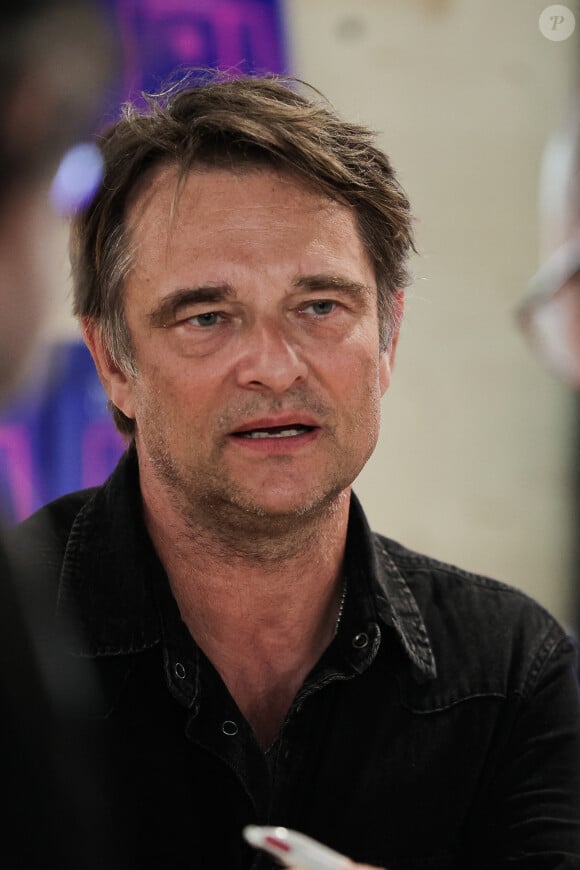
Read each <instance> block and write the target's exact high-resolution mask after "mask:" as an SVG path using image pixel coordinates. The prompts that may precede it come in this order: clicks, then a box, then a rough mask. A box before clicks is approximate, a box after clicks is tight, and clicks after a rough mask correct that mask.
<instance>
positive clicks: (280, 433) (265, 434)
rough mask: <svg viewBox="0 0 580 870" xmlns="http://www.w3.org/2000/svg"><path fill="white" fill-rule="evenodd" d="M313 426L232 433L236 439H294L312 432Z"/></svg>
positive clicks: (292, 426) (271, 427) (273, 427)
mask: <svg viewBox="0 0 580 870" xmlns="http://www.w3.org/2000/svg"><path fill="white" fill-rule="evenodd" d="M314 428H315V427H314V426H302V425H301V424H300V423H297V424H295V425H290V426H288V425H286V426H269V427H268V428H265V429H248V431H247V432H234V433H233V434H234V435H235V437H236V438H295V437H296V436H297V435H304V434H305V433H306V432H312V430H313V429H314Z"/></svg>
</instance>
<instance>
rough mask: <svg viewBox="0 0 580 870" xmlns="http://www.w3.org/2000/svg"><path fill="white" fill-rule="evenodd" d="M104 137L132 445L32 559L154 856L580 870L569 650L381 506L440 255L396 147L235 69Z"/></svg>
mask: <svg viewBox="0 0 580 870" xmlns="http://www.w3.org/2000/svg"><path fill="white" fill-rule="evenodd" d="M303 91H306V93H303ZM99 142H100V146H101V149H102V153H103V157H104V161H105V176H104V180H103V185H102V187H101V189H100V190H99V192H98V193H97V195H96V197H95V198H94V200H93V201H92V203H91V204H90V205H89V207H88V208H87V209H85V210H84V211H83V212H81V213H80V214H79V215H78V217H77V218H76V219H75V220H74V223H73V234H72V246H71V253H72V265H73V276H74V288H75V299H74V308H75V313H76V314H77V316H78V317H79V319H80V322H81V325H82V328H83V333H84V336H85V340H86V342H87V344H88V346H89V348H90V351H91V353H92V355H93V358H94V361H95V364H96V366H97V369H98V371H99V375H100V377H101V380H102V383H103V385H104V388H105V390H106V391H107V394H108V397H109V400H110V403H111V408H112V412H113V417H114V420H115V422H116V425H117V427H118V428H119V430H120V431H121V432H122V433H123V434H124V435H125V436H126V437H127V439H128V441H129V446H128V448H127V450H126V453H125V454H124V456H123V457H122V458H121V461H120V462H119V464H118V466H117V468H116V470H115V471H114V472H113V474H112V475H111V477H110V478H109V479H108V481H107V482H106V483H105V484H104V485H103V486H101V487H97V488H94V489H90V490H84V491H81V492H77V493H73V494H70V495H67V496H65V497H63V498H61V499H58V500H57V501H55V502H53V503H51V504H50V505H47V506H46V507H45V508H43V509H42V510H41V511H39V512H38V513H37V514H36V515H34V516H33V517H31V518H30V519H29V520H27V521H26V522H25V523H24V524H22V525H21V526H20V527H19V528H18V529H17V530H16V532H15V541H16V542H18V541H19V540H21V541H22V545H21V547H22V549H23V550H24V551H25V554H26V556H27V558H28V563H29V565H30V567H31V570H32V571H33V572H35V573H36V574H37V575H39V576H43V578H44V581H45V582H46V584H47V586H48V587H49V588H52V589H53V590H54V592H53V594H54V600H55V605H56V607H57V610H58V614H59V616H61V617H63V618H64V617H66V616H67V615H71V614H72V615H74V616H75V619H76V620H78V623H79V624H80V628H81V630H80V631H79V632H78V634H77V636H76V637H72V638H71V639H70V640H69V644H68V645H69V647H70V649H71V652H72V654H73V655H77V656H82V657H85V658H87V659H89V660H91V661H92V662H93V663H94V665H95V668H96V669H97V671H98V673H99V676H100V677H101V679H102V683H103V686H104V699H103V704H102V707H101V709H100V710H95V711H94V713H93V717H92V720H91V721H92V722H93V724H95V726H96V727H99V726H100V728H101V731H102V734H103V736H104V737H105V738H106V739H107V740H108V741H109V746H110V750H111V752H112V753H114V757H115V759H116V765H115V769H116V770H117V769H119V770H120V772H121V776H122V780H123V782H125V783H131V784H133V793H132V794H131V795H130V798H129V799H127V796H126V794H124V793H117V792H116V791H115V790H112V794H113V799H112V805H111V815H112V817H113V818H114V819H118V820H121V823H122V824H123V825H124V829H125V832H126V835H127V838H128V841H129V844H130V848H131V857H132V859H134V862H135V865H136V866H137V867H139V868H146V867H147V868H148V867H151V868H156V870H157V868H161V867H167V868H172V870H176V868H180V870H186V868H188V870H191V868H200V870H210V868H216V870H250V868H258V867H260V868H266V867H270V866H271V864H270V861H269V859H268V858H267V857H266V856H264V855H260V856H258V855H257V854H256V853H255V852H254V850H252V849H251V848H250V847H249V846H248V845H247V844H246V843H245V842H244V841H243V840H242V830H243V829H244V827H245V826H246V825H249V824H258V825H260V824H262V825H263V824H273V825H283V826H286V827H289V828H293V829H294V830H296V831H299V832H303V833H305V834H308V835H309V836H311V837H313V838H315V839H317V840H319V841H320V842H322V843H324V844H326V845H328V846H330V847H331V848H332V849H334V850H337V851H339V852H341V853H342V854H344V855H349V856H351V857H352V858H353V859H355V860H357V861H362V862H367V863H369V864H372V865H379V866H385V867H388V868H389V870H419V868H421V870H427V868H435V867H437V868H438V870H467V868H469V870H476V868H477V870H498V868H507V867H510V868H514V870H515V868H521V870H540V868H541V870H556V868H569V870H572V868H575V870H579V868H580V710H579V699H578V687H577V684H576V680H575V673H574V669H575V656H574V648H573V645H572V643H571V641H570V639H569V638H568V637H567V635H566V633H565V631H564V630H563V629H562V627H561V626H560V625H559V624H558V623H557V622H556V621H555V620H554V619H553V618H552V616H551V615H550V614H548V613H546V612H545V611H544V610H543V609H542V608H541V607H540V606H539V605H537V604H536V603H535V602H534V601H532V600H531V599H530V598H529V597H527V596H526V595H524V594H523V593H521V592H520V591H518V590H516V589H513V588H510V587H507V586H505V585H503V584H501V583H499V582H497V581H494V580H492V579H489V578H486V577H481V576H477V575H473V574H470V573H468V572H467V571H464V570H461V569H460V568H456V567H453V566H451V565H446V564H443V563H441V562H438V561H436V560H435V559H432V558H430V557H429V556H427V555H422V554H419V553H415V552H411V551H410V550H408V549H407V548H405V547H404V546H403V545H402V544H400V543H397V542H396V541H393V540H391V539H388V538H386V537H384V536H382V535H379V534H375V533H374V532H373V531H372V530H371V529H370V528H369V525H368V522H367V520H366V517H365V514H364V511H363V508H362V506H361V504H360V503H359V501H358V500H357V498H356V496H355V495H354V493H353V492H352V484H353V481H354V480H355V479H356V477H357V476H358V474H359V472H360V471H361V469H362V468H363V467H364V465H365V463H366V462H367V460H368V459H369V457H370V456H371V454H372V453H373V450H374V449H375V446H376V443H377V438H378V434H379V427H380V417H381V400H382V397H383V396H384V394H385V393H386V392H387V390H388V387H389V385H390V383H391V378H392V373H393V365H394V360H395V353H396V348H397V342H398V337H399V327H400V323H401V318H402V314H403V305H404V290H405V286H406V285H407V284H408V282H409V276H408V273H407V258H408V255H409V253H410V251H411V250H412V249H413V232H412V215H411V208H410V204H409V202H408V199H407V197H406V195H405V193H404V191H403V190H402V188H401V187H400V185H399V183H398V180H397V178H396V175H395V172H394V170H393V168H392V166H391V163H390V161H389V159H388V157H387V156H386V155H385V154H384V153H383V152H382V151H381V150H379V149H378V148H377V146H376V144H375V137H374V135H373V134H372V132H371V131H370V130H368V129H366V128H364V127H361V126H358V125H356V124H352V123H349V122H346V121H343V120H342V119H341V118H339V117H338V116H337V115H336V114H335V113H334V111H333V110H332V109H331V108H330V107H329V106H328V105H326V104H325V103H324V101H323V100H322V99H321V98H320V95H313V93H312V91H310V90H307V89H306V88H305V87H304V88H300V87H299V86H298V85H297V83H296V82H284V81H280V80H279V79H277V78H276V77H264V78H260V77H255V78H240V79H234V80H228V79H227V78H223V79H222V78H219V77H218V78H217V80H209V81H207V82H206V83H203V84H200V83H199V82H196V83H195V84H194V85H193V86H192V85H191V83H188V81H185V80H184V81H183V82H180V83H179V84H177V85H175V86H174V87H173V88H172V89H170V90H169V91H168V92H167V93H166V94H164V95H163V96H161V97H158V98H152V99H151V100H150V104H149V106H148V107H147V108H146V109H145V110H139V109H137V108H135V107H130V106H129V107H127V108H126V111H125V113H124V115H123V117H122V118H121V119H120V120H119V121H118V122H117V123H115V124H113V125H112V127H110V128H109V129H108V130H106V131H104V132H103V135H102V136H100V137H99ZM426 439H428V433H426ZM377 485H378V486H381V488H382V491H383V492H384V497H385V499H390V500H391V501H392V500H396V499H397V497H398V495H399V494H398V493H395V492H393V491H392V490H391V488H390V487H389V483H388V481H381V482H379V481H377ZM417 509H418V510H421V509H422V506H421V505H418V506H417ZM127 806H130V807H131V808H132V809H134V811H135V816H134V818H132V819H131V820H129V821H126V819H125V815H126V810H127Z"/></svg>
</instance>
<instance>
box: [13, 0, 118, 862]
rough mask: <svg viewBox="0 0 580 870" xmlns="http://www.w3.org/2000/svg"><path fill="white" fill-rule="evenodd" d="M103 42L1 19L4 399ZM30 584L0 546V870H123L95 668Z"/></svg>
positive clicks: (88, 14) (22, 355) (52, 23)
mask: <svg viewBox="0 0 580 870" xmlns="http://www.w3.org/2000/svg"><path fill="white" fill-rule="evenodd" d="M109 40H110V35H109V33H108V29H107V27H106V24H105V21H104V20H103V19H102V18H101V16H100V14H98V12H97V7H96V6H93V5H92V4H91V3H89V2H84V0H71V2H70V3H66V2H58V0H54V2H51V0H44V2H32V0H15V2H10V3H8V4H4V6H3V10H2V12H0V81H1V82H2V97H3V100H2V110H1V114H0V399H1V400H2V401H7V400H8V398H9V397H11V396H12V394H13V393H14V392H15V391H16V390H17V389H18V387H19V385H20V383H21V382H22V381H23V379H24V378H25V377H28V376H30V374H31V373H32V372H33V361H34V359H35V350H36V347H37V341H38V337H39V331H40V329H41V326H42V322H43V317H44V313H45V308H46V302H45V294H46V291H47V287H46V274H47V271H50V270H51V269H52V268H53V264H52V262H50V261H47V259H46V258H47V254H49V253H50V252H49V251H48V250H47V245H46V237H47V235H50V230H51V223H52V222H53V221H55V220H56V217H55V215H54V213H53V211H52V210H51V207H50V205H49V187H50V185H51V181H52V179H53V176H54V174H55V170H56V169H57V166H58V164H59V161H60V160H61V158H62V157H63V155H64V154H65V152H66V150H67V149H69V148H70V147H71V146H72V145H74V143H75V142H77V141H78V140H79V139H80V138H83V139H84V138H86V137H87V135H88V134H89V132H92V131H94V125H95V123H96V116H97V111H98V109H99V108H100V105H101V100H102V97H103V91H102V89H103V88H104V86H105V82H106V81H108V80H109V74H110V68H111V64H112V61H113V57H112V55H111V51H110V48H109ZM0 510H1V506H0ZM38 581H39V578H38V577H36V576H34V575H33V574H30V573H27V572H26V571H25V570H24V569H23V568H22V567H21V566H20V565H19V564H17V563H16V562H15V561H14V560H13V559H10V558H9V557H8V555H7V550H6V546H5V544H3V543H2V541H1V540H0V746H1V750H0V752H1V756H0V757H1V764H0V779H1V783H2V792H3V800H2V813H1V817H0V867H2V868H6V870H12V868H23V870H24V868H27V870H28V868H41V867H42V868H45V867H58V868H66V870H69V868H70V870H73V868H75V870H82V868H94V870H97V868H100V870H102V868H105V867H115V866H121V865H117V864H116V863H115V861H116V855H117V850H116V849H114V848H113V847H112V845H111V844H110V843H108V842H107V839H106V837H104V836H102V833H101V830H100V825H99V820H100V818H102V816H103V814H104V810H103V808H102V803H103V798H104V795H103V793H102V791H101V789H100V785H99V776H100V768H101V764H102V758H100V757H98V755H97V753H96V750H95V748H96V743H93V742H92V741H91V740H90V738H89V735H88V730H87V729H85V732H84V733H85V734H86V735H87V738H86V740H84V741H79V739H78V736H77V729H76V727H75V720H76V718H77V714H78V710H81V709H82V710H84V711H86V710H88V709H90V707H91V706H92V705H94V704H95V703H96V699H97V698H98V693H97V687H96V681H95V678H94V674H93V670H92V666H91V664H90V663H87V662H82V661H79V660H75V659H72V658H71V657H70V656H65V654H64V646H62V647H61V644H60V639H59V636H58V635H56V636H55V632H54V630H53V623H54V618H55V617H54V611H55V608H54V602H53V600H52V598H50V597H49V593H50V590H48V589H46V587H43V586H42V584H41V583H39V582H38ZM71 630H72V626H71ZM99 803H100V804H101V806H99Z"/></svg>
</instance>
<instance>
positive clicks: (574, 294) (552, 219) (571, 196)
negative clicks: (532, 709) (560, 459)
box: [516, 73, 580, 639]
mask: <svg viewBox="0 0 580 870" xmlns="http://www.w3.org/2000/svg"><path fill="white" fill-rule="evenodd" d="M539 182H540V183H539V203H538V205H539V208H538V212H539V238H540V244H539V248H540V250H539V259H540V264H541V265H540V268H539V269H538V271H537V273H536V274H535V276H534V277H533V278H532V280H531V281H530V284H529V287H528V289H527V291H526V293H525V294H524V296H523V297H522V299H521V301H520V303H519V305H518V307H517V309H516V317H517V322H518V324H519V327H520V328H521V330H522V332H523V334H524V335H525V337H526V338H527V340H528V342H529V344H530V347H531V348H532V349H533V351H534V353H535V354H536V355H537V356H538V359H539V360H540V362H541V363H542V364H543V365H544V366H545V367H546V369H547V370H549V371H550V372H551V373H552V374H553V375H554V376H555V377H556V378H557V379H558V380H560V381H561V382H562V383H563V384H566V385H567V386H568V387H569V388H570V390H571V391H572V393H573V397H574V403H575V412H576V415H575V426H576V435H575V444H574V450H573V454H572V467H571V473H572V474H573V475H574V493H573V497H574V504H573V511H574V524H575V528H576V534H575V535H574V539H573V548H574V554H573V555H574V566H573V573H574V580H575V584H574V592H575V610H576V612H575V614H574V616H573V617H572V619H571V628H572V630H573V632H574V633H575V635H576V638H577V639H578V638H580V535H579V534H578V531H577V529H578V524H579V523H580V73H577V74H576V79H575V82H574V85H573V87H572V89H571V93H570V96H569V99H568V101H567V104H566V108H565V111H564V113H563V116H562V119H561V121H560V123H559V125H558V127H557V128H556V130H555V131H554V133H553V134H552V136H551V137H550V139H549V141H548V144H547V146H546V148H545V150H544V154H543V159H542V165H541V171H540V179H539Z"/></svg>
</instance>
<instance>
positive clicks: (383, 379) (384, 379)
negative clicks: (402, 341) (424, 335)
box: [379, 290, 405, 396]
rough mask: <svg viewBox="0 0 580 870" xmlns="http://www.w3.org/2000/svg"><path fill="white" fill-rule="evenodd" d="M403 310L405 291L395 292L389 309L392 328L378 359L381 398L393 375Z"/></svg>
mask: <svg viewBox="0 0 580 870" xmlns="http://www.w3.org/2000/svg"><path fill="white" fill-rule="evenodd" d="M404 310H405V291H404V290H397V292H396V294H395V298H394V299H393V306H392V309H391V318H392V326H391V335H390V338H389V343H388V345H387V346H386V348H385V349H384V350H383V351H381V359H380V364H379V365H380V370H379V380H380V385H381V396H384V395H385V393H386V392H387V390H388V388H389V385H390V383H391V376H392V373H393V366H394V364H395V356H396V353H397V345H398V343H399V334H400V332H401V323H402V320H403V313H404Z"/></svg>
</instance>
